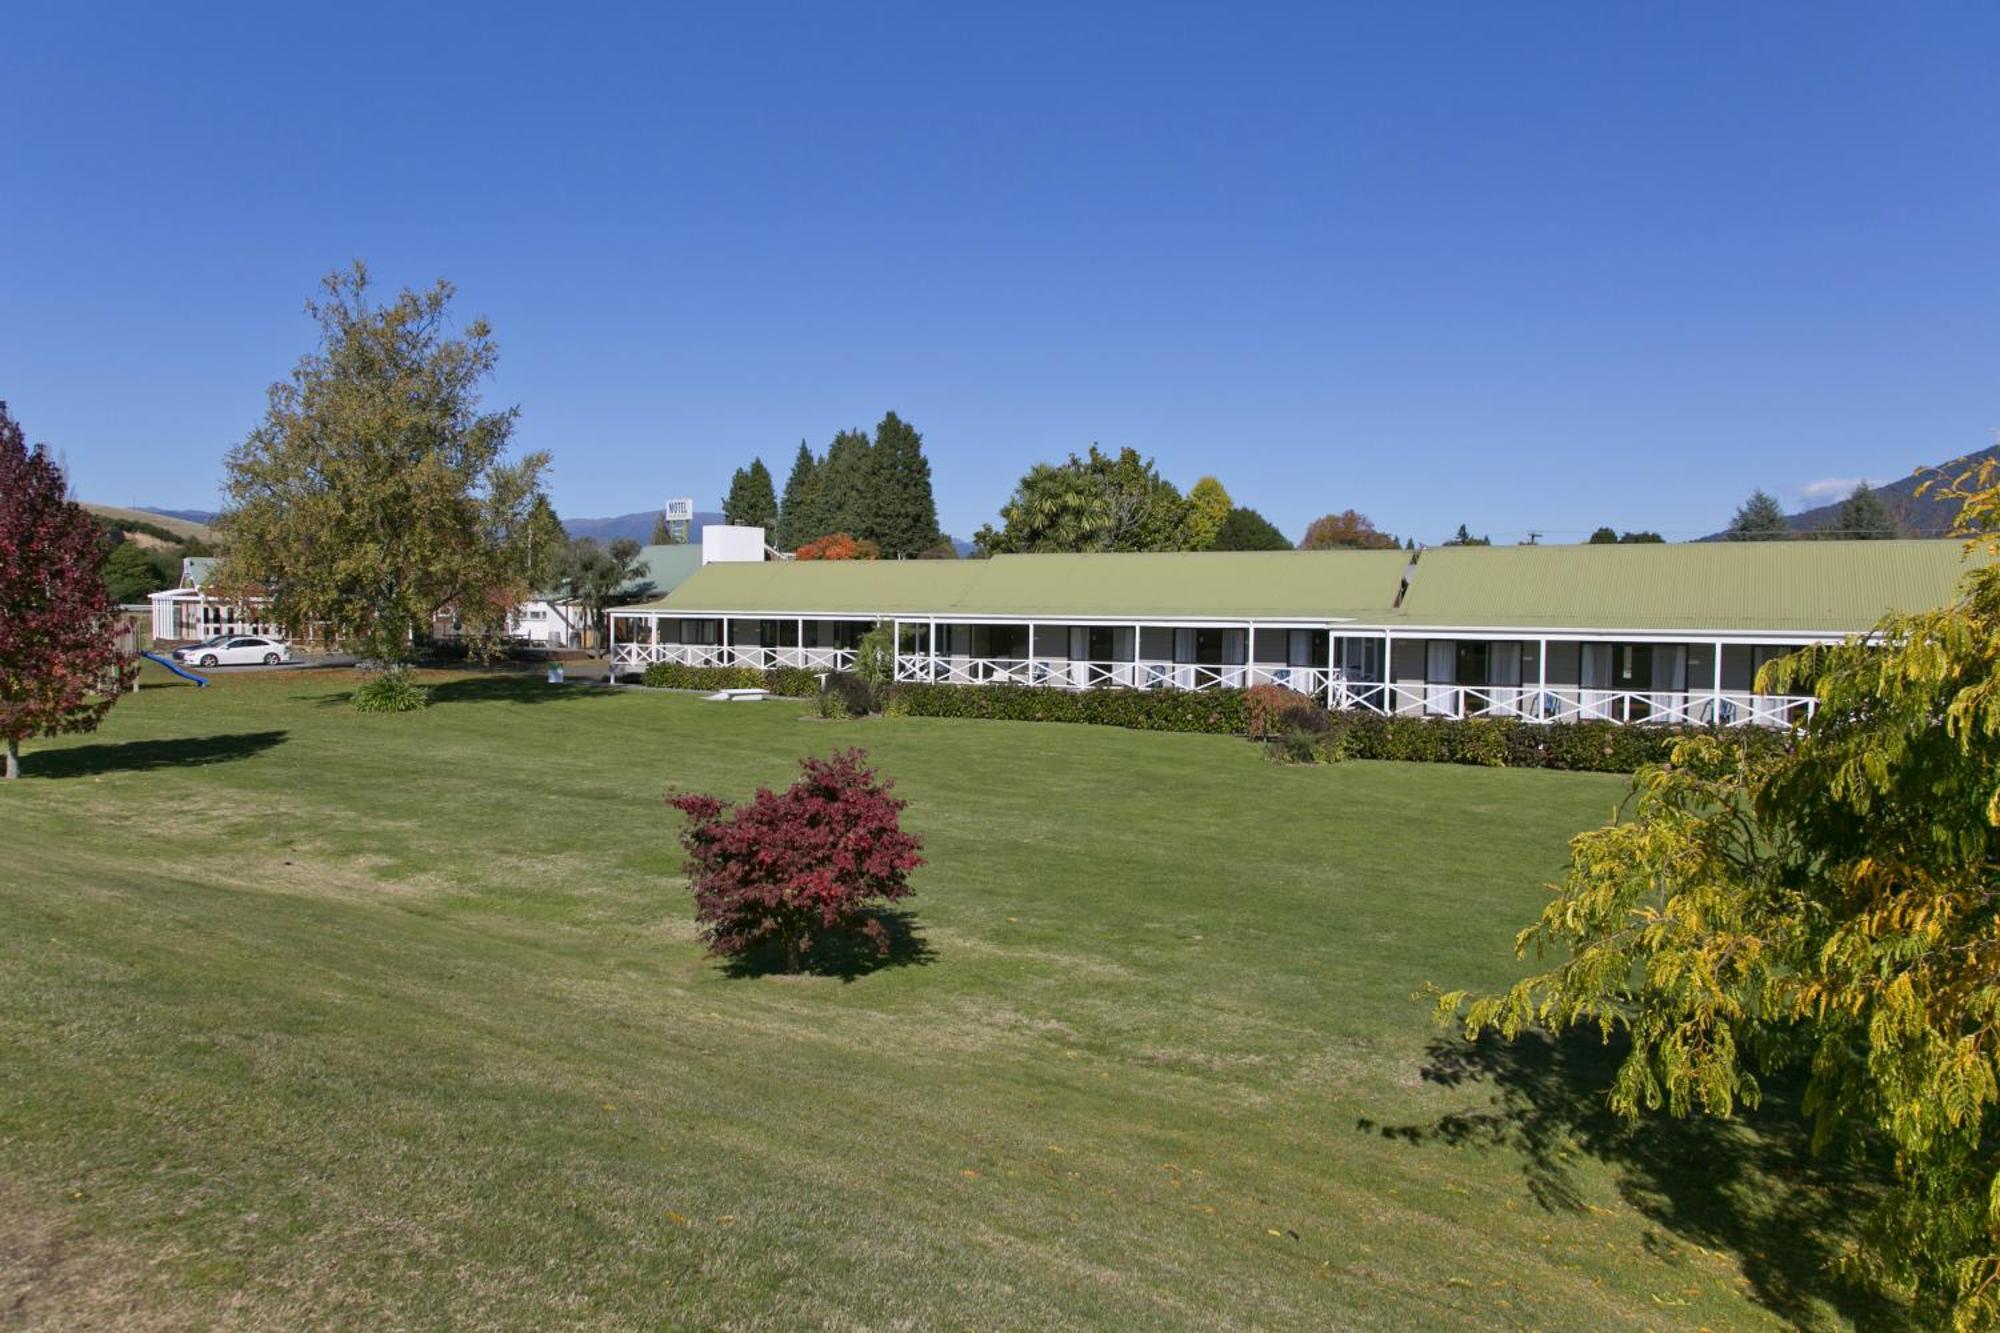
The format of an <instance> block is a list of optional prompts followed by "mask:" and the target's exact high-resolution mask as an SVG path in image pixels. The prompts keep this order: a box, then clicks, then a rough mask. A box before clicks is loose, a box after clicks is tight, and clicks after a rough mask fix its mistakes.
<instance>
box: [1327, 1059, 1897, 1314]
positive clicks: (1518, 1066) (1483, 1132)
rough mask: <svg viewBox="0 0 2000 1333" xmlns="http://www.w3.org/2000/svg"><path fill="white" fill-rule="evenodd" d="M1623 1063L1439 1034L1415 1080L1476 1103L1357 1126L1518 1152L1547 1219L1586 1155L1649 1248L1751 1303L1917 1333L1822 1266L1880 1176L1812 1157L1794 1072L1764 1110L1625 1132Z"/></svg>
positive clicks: (1573, 1192) (1660, 1119) (1771, 1080)
mask: <svg viewBox="0 0 2000 1333" xmlns="http://www.w3.org/2000/svg"><path fill="white" fill-rule="evenodd" d="M1623 1058H1624V1048H1623V1046H1622V1045H1620V1044H1613V1045H1608V1046H1607V1045H1606V1044H1604V1043H1603V1042H1600V1041H1599V1040H1598V1039H1597V1036H1596V1034H1595V1033H1584V1032H1573V1033H1569V1034H1567V1035H1565V1036H1563V1037H1560V1038H1551V1037H1549V1036H1547V1035H1545V1034H1542V1033H1524V1034H1523V1035H1522V1036H1521V1037H1519V1038H1517V1039H1516V1040H1514V1041H1511V1042H1508V1041H1502V1040H1499V1039H1498V1038H1487V1039H1484V1040H1481V1041H1478V1042H1468V1041H1466V1040H1465V1039H1464V1038H1462V1037H1456V1036H1454V1037H1441V1038H1438V1039H1437V1040H1434V1041H1432V1042H1431V1044H1430V1046H1429V1048H1428V1051H1427V1053H1426V1059H1425V1061H1424V1064H1423V1066H1422V1069H1421V1073H1422V1076H1423V1078H1424V1081H1425V1082H1427V1083H1433V1084H1437V1085H1439V1086H1442V1087H1447V1088H1466V1089H1468V1090H1470V1089H1476V1088H1478V1087H1481V1086H1486V1087H1489V1088H1490V1089H1491V1090H1492V1091H1491V1095H1490V1096H1489V1097H1488V1099H1487V1101H1486V1104H1485V1106H1483V1107H1480V1108H1477V1109H1471V1110H1465V1111H1456V1112H1453V1113H1451V1114H1449V1115H1445V1116H1442V1117H1440V1118H1439V1119H1437V1120H1435V1121H1433V1122H1431V1123H1430V1124H1424V1125H1383V1124H1378V1123H1376V1122H1374V1121H1372V1120H1368V1119H1362V1120H1360V1121H1358V1122H1357V1123H1356V1126H1355V1127H1356V1128H1357V1129H1359V1130H1360V1131H1362V1132H1363V1133H1371V1134H1379V1135H1380V1136H1381V1137H1383V1138H1385V1139H1391V1140H1396V1141H1400V1142H1404V1143H1408V1144H1412V1145H1426V1144H1443V1145H1446V1146H1450V1147H1466V1148H1485V1149H1500V1150H1503V1151H1509V1152H1513V1153H1516V1154H1518V1155H1519V1156H1520V1158H1521V1174H1522V1177H1523V1180H1524V1183H1525V1184H1526V1186H1527V1190H1528V1193H1529V1194H1530V1196H1532V1197H1533V1198H1534V1200H1535V1202H1536V1203H1538V1204H1540V1205H1541V1206H1542V1207H1543V1208H1545V1209H1547V1210H1549V1211H1551V1212H1576V1211H1581V1210H1583V1208H1584V1207H1585V1203H1584V1199H1583V1196H1582V1194H1581V1192H1580V1191H1579V1189H1578V1187H1577V1184H1576V1182H1575V1179H1574V1177H1573V1174H1572V1171H1571V1168H1570V1166H1569V1163H1570V1161H1571V1160H1572V1158H1574V1157H1575V1156H1576V1155H1578V1154H1583V1155H1587V1156H1589V1157H1594V1158H1596V1159H1597V1160H1599V1161H1601V1162H1604V1163H1606V1164H1608V1165H1610V1166H1611V1167H1612V1168H1613V1169H1614V1171H1615V1173H1616V1181H1617V1188H1618V1192H1619V1195H1620V1197H1622V1198H1623V1199H1624V1201H1625V1202H1626V1203H1627V1204H1628V1205H1630V1206H1631V1207H1632V1208H1633V1209H1634V1210H1635V1211H1637V1212H1638V1213H1639V1214H1640V1215H1641V1216H1642V1217H1645V1218H1646V1219H1647V1220H1649V1221H1650V1222H1652V1223H1653V1224H1655V1225H1656V1226H1657V1227H1658V1228H1659V1231H1658V1232H1655V1231H1652V1230H1648V1231H1647V1232H1646V1234H1645V1237H1644V1240H1645V1244H1646V1245H1647V1247H1648V1248H1649V1249H1652V1250H1654V1251H1656V1252H1658V1253H1660V1254H1662V1255H1663V1256H1666V1257H1669V1258H1672V1257H1673V1255H1674V1253H1675V1251H1676V1250H1677V1249H1678V1248H1679V1246H1678V1245H1677V1244H1676V1242H1680V1243H1681V1244H1692V1245H1699V1246H1702V1247H1705V1248H1707V1249H1711V1250H1721V1251H1726V1252H1728V1253H1729V1254H1732V1255H1734V1256H1735V1257H1736V1258H1737V1260H1738V1261H1739V1262H1740V1263H1741V1265H1742V1268H1743V1273H1744V1276H1745V1277H1746V1278H1747V1279H1748V1281H1749V1283H1750V1294H1751V1296H1752V1297H1753V1298H1754V1299H1755V1300H1756V1301H1757V1302H1758V1303H1759V1304H1760V1305H1762V1306H1763V1307H1764V1308H1765V1309H1767V1310H1770V1311H1771V1312H1772V1313H1774V1314H1776V1315H1778V1316H1779V1317H1780V1318H1782V1319H1786V1320H1789V1321H1791V1322H1793V1323H1795V1324H1800V1325H1811V1324H1813V1323H1816V1322H1818V1321H1819V1318H1820V1316H1821V1315H1822V1314H1823V1310H1822V1309H1821V1308H1820V1307H1818V1306H1817V1305H1816V1302H1819V1301H1824V1302H1825V1303H1826V1304H1827V1305H1828V1306H1831V1307H1832V1308H1833V1309H1834V1310H1836V1311H1838V1312H1839V1314H1840V1315H1841V1316H1842V1317H1843V1318H1845V1319H1847V1320H1849V1321H1852V1322H1854V1323H1857V1324H1859V1325H1860V1326H1862V1327H1866V1328H1909V1327H1915V1325H1914V1324H1913V1323H1912V1322H1911V1320H1910V1316H1909V1314H1908V1312H1907V1311H1906V1310H1904V1309H1903V1308H1902V1307H1901V1306H1899V1305H1897V1304H1895V1303H1893V1302H1891V1301H1889V1300H1887V1299H1885V1298H1883V1297H1882V1296H1881V1295H1879V1294H1878V1293H1875V1292H1873V1291H1871V1290H1870V1289H1868V1288H1866V1287H1865V1286H1863V1285H1860V1284H1858V1283H1856V1282H1854V1281H1851V1280H1849V1279H1847V1278H1845V1277H1843V1276H1842V1275H1841V1274H1839V1273H1837V1272H1834V1271H1833V1269H1832V1263H1833V1260H1834V1258H1835V1257H1836V1255H1837V1254H1838V1253H1839V1251H1840V1249H1841V1246H1842V1245H1843V1243H1844V1241H1845V1240H1846V1239H1847V1238H1848V1237H1849V1236H1851V1235H1852V1234H1853V1229H1854V1227H1853V1224H1854V1221H1855V1219H1856V1218H1858V1217H1859V1216H1860V1215H1861V1214H1862V1213H1864V1212H1865V1211H1866V1210H1867V1209H1868V1208H1869V1207H1870V1206H1871V1205H1872V1204H1873V1202H1874V1201H1875V1200H1876V1199H1877V1198H1878V1197H1879V1196H1880V1192H1881V1189H1882V1186H1883V1181H1884V1179H1885V1177H1886V1172H1885V1170H1884V1168H1883V1167H1882V1166H1881V1165H1880V1164H1879V1163H1860V1162H1856V1161H1854V1160H1853V1159H1852V1158H1851V1157H1843V1156H1840V1155H1838V1154H1837V1153H1834V1152H1829V1153H1828V1154H1827V1155H1824V1156H1815V1155H1814V1153H1813V1151H1812V1147H1811V1131H1810V1128H1809V1126H1808V1125H1807V1123H1806V1121H1805V1120H1804V1119H1803V1118H1802V1117H1801V1115H1800V1113H1799V1096H1800V1093H1801V1090H1802V1087H1803V1077H1802V1075H1801V1074H1799V1073H1797V1072H1793V1073H1784V1074H1778V1075H1773V1076H1770V1077H1767V1078H1764V1079H1762V1080H1761V1083H1762V1086H1763V1089H1764V1100H1763V1104H1762V1105H1761V1106H1760V1107H1759V1108H1758V1109H1756V1110H1755V1111H1751V1112H1747V1113H1742V1112H1739V1114H1738V1115H1737V1116H1735V1117H1734V1118H1733V1119H1729V1120H1718V1119H1714V1118H1709V1117H1701V1116H1691V1117H1688V1118H1686V1119H1673V1118H1671V1117H1669V1116H1667V1115H1665V1114H1659V1115H1651V1116H1648V1117H1647V1118H1645V1119H1642V1120H1641V1121H1640V1122H1639V1123H1638V1124H1637V1125H1633V1126H1628V1125H1626V1124H1625V1122H1624V1121H1622V1120H1620V1119H1619V1118H1618V1117H1617V1116H1615V1115H1613V1114H1612V1113H1611V1112H1610V1110H1609V1109H1607V1107H1606V1103H1605V1094H1606V1091H1607V1090H1608V1089H1609V1088H1610V1086H1611V1081H1612V1077H1613V1075H1614V1074H1615V1073H1616V1071H1617V1068H1618V1064H1619V1062H1620V1061H1621V1060H1622V1059H1623Z"/></svg>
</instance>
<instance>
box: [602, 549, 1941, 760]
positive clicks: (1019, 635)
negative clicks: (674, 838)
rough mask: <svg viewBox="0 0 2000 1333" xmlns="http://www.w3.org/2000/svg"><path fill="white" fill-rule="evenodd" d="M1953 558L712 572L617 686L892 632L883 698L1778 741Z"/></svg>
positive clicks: (637, 616)
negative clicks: (1137, 693)
mask: <svg viewBox="0 0 2000 1333" xmlns="http://www.w3.org/2000/svg"><path fill="white" fill-rule="evenodd" d="M1964 570H1965V563H1964V557H1963V554H1962V550H1961V545H1960V543H1958V542H1955V541H1811V542H1807V541H1796V542H1690V543H1681V544H1674V545H1667V544H1659V545H1652V544H1647V545H1606V546H1512V547H1509V546H1502V547H1484V546H1465V547H1442V548H1433V549H1430V550H1426V551H1423V552H1420V553H1416V554H1406V553H1404V552H1401V551H1244V552H1219V551H1218V552H1173V553H1162V554H1105V555H1001V556H995V557H993V558H992V559H990V560H912V561H858V560H857V561H771V562H768V563H763V564H761V565H752V564H747V563H718V564H714V565H707V566H704V567H703V568H702V569H701V570H700V571H699V572H697V573H696V574H694V575H693V576H692V577H690V578H689V579H687V581H686V582H684V583H682V584H681V585H680V586H679V587H678V588H676V589H675V590H674V591H673V592H672V593H671V594H669V595H668V596H666V597H664V598H662V599H660V600H659V601H656V602H652V603H647V604H642V605H635V606H629V607H623V608H620V609H618V610H616V611H614V612H613V613H612V617H611V624H612V653H611V664H612V670H613V671H614V672H617V673H619V674H621V675H622V674H637V673H638V672H640V671H643V670H644V669H645V667H646V665H647V664H648V663H652V662H681V663H686V664H689V665H695V666H750V667H764V668H769V667H779V666H802V667H806V668H809V669H812V670H816V671H827V670H846V669H849V668H850V667H851V666H852V664H853V661H854V645H855V642H856V641H857V640H858V639H859V637H860V636H861V635H862V634H863V633H864V632H866V630H867V629H868V628H869V627H870V626H873V625H877V624H888V625H891V626H893V627H894V629H895V644H896V650H895V662H894V674H895V678H896V679H897V680H898V681H907V682H917V683H941V684H954V685H988V684H1014V685H1029V686H1037V687H1041V688H1047V689H1068V690H1083V689H1128V690H1159V689H1170V690H1190V691H1199V690H1214V689H1242V688H1247V687H1250V686H1256V685H1281V686H1285V687H1287V688H1290V689H1293V690H1297V691H1300V692H1301V693H1304V694H1308V695H1312V696H1314V697H1315V698H1318V699H1320V700H1322V701H1324V702H1325V703H1326V705H1327V706H1328V707H1331V708H1338V709H1354V710H1359V711H1367V712H1375V713H1388V714H1396V715H1410V716H1420V717H1459V718H1463V717H1500V718H1513V719H1517V720H1520V721H1525V722H1565V721H1579V720H1594V721H1608V722H1618V723H1634V724H1638V723H1647V722H1653V723H1695V724H1702V725H1722V726H1733V725H1743V724H1746V723H1748V724H1762V725H1785V724H1788V723H1791V722H1795V721H1797V720H1798V719H1800V718H1801V717H1803V716H1805V715H1806V714H1808V713H1809V712H1810V711H1811V710H1812V708H1813V707H1814V700H1813V699H1811V698H1810V697H1808V696H1804V695H1799V696H1790V695H1771V694H1763V693H1760V692H1758V690H1757V687H1756V680H1757V674H1758V669H1759V668H1760V667H1762V666H1763V665H1764V664H1765V663H1766V662H1768V661H1770V660H1771V659H1772V658H1774V657H1780V656H1783V655H1785V654H1788V653H1791V652H1793V651H1795V650H1797V649H1798V648H1800V647H1803V646H1806V645H1809V644H1815V643H1834V642H1839V641H1840V640H1842V639H1844V638H1845V637H1847V636H1848V635H1851V634H1860V633H1865V632H1867V631H1868V630H1869V629H1871V628H1872V627H1873V626H1874V625H1875V624H1876V623H1877V622H1878V621H1879V620H1880V618H1881V617H1882V616H1883V615H1884V614H1885V613H1887V612H1890V611H1914V610H1921V609H1923V608H1925V607H1931V606H1938V605H1941V604H1943V603H1944V602H1946V601H1947V600H1949V599H1950V597H1951V596H1952V594H1953V589H1954V588H1955V586H1956V585H1957V581H1958V579H1959V576H1960V575H1961V574H1962V573H1963V572H1964Z"/></svg>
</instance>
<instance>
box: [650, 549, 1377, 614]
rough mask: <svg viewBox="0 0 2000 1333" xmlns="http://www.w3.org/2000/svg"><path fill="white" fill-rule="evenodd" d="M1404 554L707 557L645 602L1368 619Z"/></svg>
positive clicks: (699, 606)
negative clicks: (742, 560) (751, 560)
mask: <svg viewBox="0 0 2000 1333" xmlns="http://www.w3.org/2000/svg"><path fill="white" fill-rule="evenodd" d="M1408 559H1409V558H1408V557H1407V556H1406V555H1404V554H1403V553H1402V552H1401V551H1204V552H1199V553H1195V552H1163V553H1159V554H1143V555H1140V554H1134V555H1126V554H1106V555H1001V556H995V557H993V558H992V559H991V560H883V561H866V560H786V561H776V560H774V561H767V562H764V563H762V564H738V563H729V562H718V563H716V564H712V565H707V566H705V567H703V569H702V570H701V572H700V573H698V574H696V575H694V576H693V577H692V578H690V579H688V581H687V582H685V583H683V584H682V585H681V586H680V587H679V588H677V589H675V590H674V592H673V594H672V595H671V596H669V597H666V598H664V599H662V600H660V601H657V602H651V603H647V604H646V605H647V607H653V608H658V609H662V610H683V611H742V612H744V613H746V614H753V613H760V612H761V613H768V614H777V613H783V612H795V613H805V614H808V615H810V614H813V613H815V612H819V613H824V614H835V613H840V612H847V613H851V614H877V613H879V614H885V615H902V614H908V615H939V616H944V615H952V616H963V617H972V616H980V615H989V616H1048V617H1050V618H1051V619H1056V620H1060V619H1062V618H1064V617H1071V616H1074V617H1079V618H1085V619H1089V618H1097V617H1120V618H1122V617H1126V616H1131V617H1143V618H1175V617H1178V618H1186V619H1205V618H1214V619H1225V618H1230V617H1254V618H1257V619H1263V620H1285V619H1293V620H1308V621H1328V620H1346V619H1366V620H1371V621H1373V620H1379V619H1381V618H1382V617H1383V616H1384V615H1386V614H1387V613H1388V611H1389V606H1390V603H1391V602H1392V601H1393V600H1394V598H1395V595H1396V585H1397V582H1398V580H1399V579H1400V578H1401V576H1402V571H1403V567H1404V565H1405V564H1406V563H1407V562H1408ZM625 609H627V610H636V609H645V608H625Z"/></svg>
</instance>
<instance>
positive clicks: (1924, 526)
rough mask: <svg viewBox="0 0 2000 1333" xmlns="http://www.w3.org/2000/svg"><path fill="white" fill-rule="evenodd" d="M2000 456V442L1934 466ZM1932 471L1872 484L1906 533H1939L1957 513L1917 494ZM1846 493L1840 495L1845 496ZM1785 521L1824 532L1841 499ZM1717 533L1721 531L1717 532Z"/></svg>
mask: <svg viewBox="0 0 2000 1333" xmlns="http://www.w3.org/2000/svg"><path fill="white" fill-rule="evenodd" d="M1996 457H2000V444H1996V445H1994V446H1992V447H1991V448H1988V449H1981V450H1980V451H1979V452H1978V453H1975V454H1967V455H1966V456H1965V457H1963V458H1955V459H1952V460H1951V461H1950V462H1947V463H1939V464H1938V465H1937V468H1936V470H1937V471H1939V472H1942V473H1944V474H1945V475H1946V476H1947V477H1953V476H1957V475H1958V473H1960V472H1962V471H1964V470H1965V469H1966V468H1968V467H1970V466H1972V465H1973V464H1975V463H1978V462H1979V461H1980V460H1982V459H1986V458H1996ZM1929 475H1931V469H1928V468H1927V469H1925V470H1924V472H1923V473H1922V474H1921V475H1918V474H1912V475H1910V476H1907V477H1903V478H1902V479H1900V480H1898V481H1891V482H1885V483H1883V484H1882V485H1880V486H1877V487H1876V488H1875V494H1877V495H1879V496H1881V497H1882V503H1883V504H1885V505H1887V506H1888V507H1889V512H1890V513H1892V514H1894V515H1895V516H1896V522H1897V523H1898V524H1899V525H1901V527H1902V529H1903V535H1904V536H1905V537H1942V536H1945V535H1946V534H1948V533H1949V532H1950V531H1951V524H1952V520H1953V519H1955V518H1957V517H1958V504H1957V502H1956V501H1953V500H1940V499H1938V498H1937V497H1936V496H1935V495H1918V494H1917V487H1919V486H1921V485H1923V484H1924V478H1925V477H1927V476H1929ZM1846 498H1847V497H1845V496H1842V497H1841V499H1842V500H1844V499H1846ZM1787 521H1788V522H1789V523H1790V524H1791V525H1792V531H1793V532H1824V531H1826V530H1827V529H1828V528H1831V527H1833V526H1834V525H1835V524H1837V523H1838V522H1839V521H1840V500H1835V501H1833V502H1832V503H1831V504H1823V505H1820V506H1818V507H1817V508H1813V509H1804V510H1801V511H1799V512H1798V513H1796V514H1793V515H1791V516H1790V517H1789V518H1788V519H1787ZM1717 535H1718V536H1719V535H1720V534H1717Z"/></svg>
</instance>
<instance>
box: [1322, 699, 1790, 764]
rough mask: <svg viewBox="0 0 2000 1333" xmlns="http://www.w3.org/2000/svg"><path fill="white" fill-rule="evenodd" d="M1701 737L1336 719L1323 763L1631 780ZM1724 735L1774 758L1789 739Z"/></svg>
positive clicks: (1764, 733) (1756, 730)
mask: <svg viewBox="0 0 2000 1333" xmlns="http://www.w3.org/2000/svg"><path fill="white" fill-rule="evenodd" d="M1703 730H1704V728H1700V727H1633V726H1620V725H1619V724H1617V723H1615V722H1517V721H1512V720H1509V719H1506V718H1445V717H1383V716H1381V715H1379V714H1376V713H1338V714H1335V723H1334V730H1333V732H1332V733H1331V734H1330V735H1329V736H1328V737H1327V738H1326V741H1325V746H1326V749H1327V752H1328V754H1329V757H1333V758H1340V759H1398V760H1405V761H1408V762H1412V763H1429V764H1479V765H1483V766H1485V767H1488V768H1560V769H1570V770H1576V771H1584V772H1594V773H1630V772H1632V771H1633V770H1635V769H1637V768H1639V767H1640V766H1642V765H1644V764H1658V763H1664V762H1665V761H1666V759H1667V757H1668V756H1669V754H1671V752H1672V751H1673V748H1674V742H1676V741H1678V740H1680V739H1681V738H1682V737H1684V736H1692V735H1697V734H1700V733H1701V732H1702V731H1703ZM1730 734H1731V735H1732V736H1734V737H1737V738H1738V739H1740V740H1742V741H1743V743H1744V744H1746V745H1749V746H1750V747H1751V748H1752V749H1754V750H1759V751H1775V750H1781V749H1783V748H1785V746H1787V745H1789V744H1790V743H1791V735H1790V733H1789V732H1786V731H1783V730H1779V729H1777V728H1771V727H1742V728H1738V729H1736V730H1735V731H1732V732H1731V733H1730Z"/></svg>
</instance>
